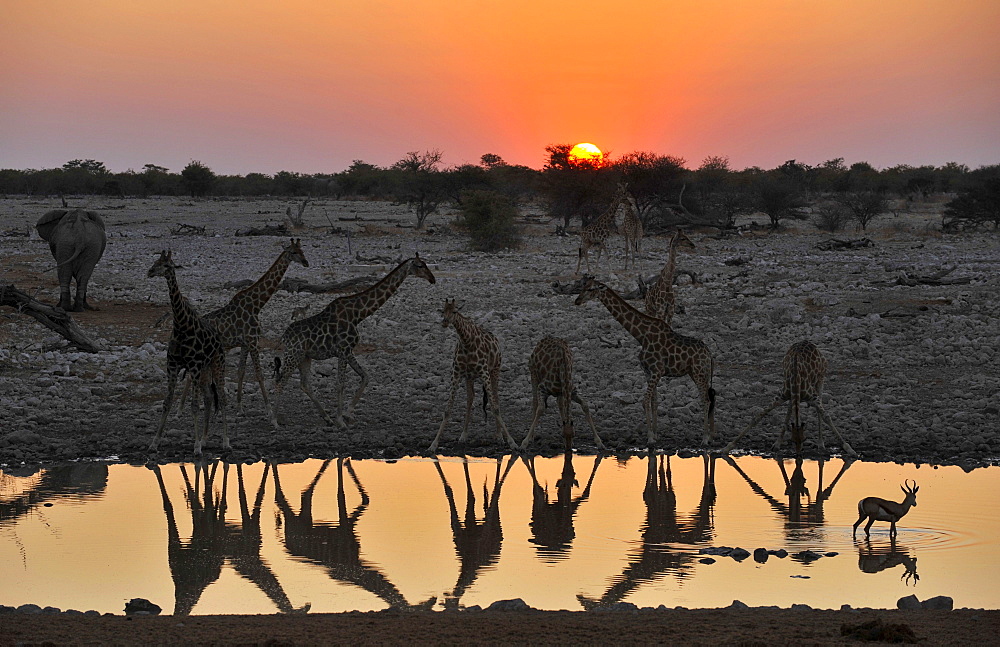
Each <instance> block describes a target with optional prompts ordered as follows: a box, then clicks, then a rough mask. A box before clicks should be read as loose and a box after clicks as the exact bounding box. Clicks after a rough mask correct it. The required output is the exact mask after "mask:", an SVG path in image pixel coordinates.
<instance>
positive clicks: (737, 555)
mask: <svg viewBox="0 0 1000 647" xmlns="http://www.w3.org/2000/svg"><path fill="white" fill-rule="evenodd" d="M729 556H730V557H732V558H733V559H735V560H736V561H737V562H742V561H743V560H744V559H746V558H747V557H750V551H749V550H747V549H745V548H739V547H737V548H734V549H733V550H732V552H731V553H729Z"/></svg>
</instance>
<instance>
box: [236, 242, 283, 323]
mask: <svg viewBox="0 0 1000 647" xmlns="http://www.w3.org/2000/svg"><path fill="white" fill-rule="evenodd" d="M291 262H292V255H291V254H289V253H288V252H287V251H282V252H281V255H280V256H278V258H277V260H275V261H274V263H272V264H271V267H270V268H268V270H267V271H266V272H264V274H263V276H261V277H260V278H259V279H257V281H256V282H255V283H254V284H253V285H251V286H248V287H246V288H244V289H243V290H240V291H239V292H237V293H236V294H235V295H234V296H233V298H232V300H231V301H230V303H231V304H235V305H239V306H241V307H242V308H243V309H244V310H248V311H250V312H253V313H255V314H256V313H259V312H260V311H261V310H262V309H263V308H264V306H265V305H267V302H268V301H269V300H270V299H271V297H272V296H274V293H275V292H277V290H278V286H279V285H281V279H282V277H284V276H285V272H286V271H287V270H288V266H289V265H290V264H291Z"/></svg>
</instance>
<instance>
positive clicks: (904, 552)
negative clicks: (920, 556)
mask: <svg viewBox="0 0 1000 647" xmlns="http://www.w3.org/2000/svg"><path fill="white" fill-rule="evenodd" d="M900 564H902V565H903V574H902V575H900V576H899V579H901V580H903V581H905V582H906V584H910V583H911V582H912V583H913V585H914V586H916V585H917V580H919V579H920V576H919V575H917V558H916V557H914V556H913V555H912V554H911V551H910V549H909V548H906V547H905V546H899V545H897V544H896V538H895V537H890V539H889V543H888V545H886V544H885V543H876V544H875V545H874V546H873V545H872V543H871V540H869V539H866V540H865V541H864V544H863V545H862V544H858V568H859V569H861V572H863V573H881V572H882V571H884V570H887V569H890V568H895V567H896V566H899V565H900Z"/></svg>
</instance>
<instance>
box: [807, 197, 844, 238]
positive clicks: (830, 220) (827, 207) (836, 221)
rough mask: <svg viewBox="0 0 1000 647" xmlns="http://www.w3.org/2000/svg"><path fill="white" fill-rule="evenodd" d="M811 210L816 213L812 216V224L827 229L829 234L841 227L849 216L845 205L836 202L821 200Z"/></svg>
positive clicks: (823, 229)
mask: <svg viewBox="0 0 1000 647" xmlns="http://www.w3.org/2000/svg"><path fill="white" fill-rule="evenodd" d="M813 211H814V213H815V214H816V216H815V217H814V218H813V224H814V225H816V227H817V228H819V229H821V230H822V231H828V232H830V233H831V234H833V233H836V232H838V231H840V230H841V229H843V228H844V225H846V224H847V221H848V220H850V218H851V214H850V213H849V212H848V210H847V207H845V206H844V205H842V204H840V203H838V202H821V203H819V204H817V205H816V207H815V209H814V210H813Z"/></svg>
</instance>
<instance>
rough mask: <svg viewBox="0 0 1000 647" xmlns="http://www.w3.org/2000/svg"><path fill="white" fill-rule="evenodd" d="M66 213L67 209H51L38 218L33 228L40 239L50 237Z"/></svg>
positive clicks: (48, 238) (49, 238)
mask: <svg viewBox="0 0 1000 647" xmlns="http://www.w3.org/2000/svg"><path fill="white" fill-rule="evenodd" d="M67 213H69V209H53V210H52V211H49V212H48V213H46V214H45V215H44V216H42V217H41V218H39V219H38V222H36V223H35V229H37V230H38V235H39V236H41V237H42V240H51V239H52V232H54V231H55V230H56V225H58V224H59V221H60V220H62V218H63V216H65V215H66V214H67ZM102 226H103V225H102Z"/></svg>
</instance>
